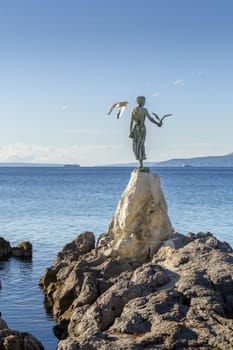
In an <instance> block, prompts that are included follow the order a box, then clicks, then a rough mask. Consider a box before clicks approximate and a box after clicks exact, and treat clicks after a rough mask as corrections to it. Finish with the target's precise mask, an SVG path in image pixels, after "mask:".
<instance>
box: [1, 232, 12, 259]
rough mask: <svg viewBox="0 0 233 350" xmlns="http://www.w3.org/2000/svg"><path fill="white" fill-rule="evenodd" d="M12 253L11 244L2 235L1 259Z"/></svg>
mask: <svg viewBox="0 0 233 350" xmlns="http://www.w3.org/2000/svg"><path fill="white" fill-rule="evenodd" d="M10 255H11V245H10V243H9V242H8V241H7V240H5V239H4V238H2V237H0V260H2V259H5V258H8V257H9V256H10Z"/></svg>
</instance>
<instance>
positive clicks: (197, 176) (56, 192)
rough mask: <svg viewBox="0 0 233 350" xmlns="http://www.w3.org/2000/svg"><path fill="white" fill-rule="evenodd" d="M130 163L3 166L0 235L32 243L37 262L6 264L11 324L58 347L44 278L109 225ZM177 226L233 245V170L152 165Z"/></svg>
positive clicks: (1, 300) (2, 271)
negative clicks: (68, 251) (82, 239)
mask: <svg viewBox="0 0 233 350" xmlns="http://www.w3.org/2000/svg"><path fill="white" fill-rule="evenodd" d="M132 170H133V169H132V168H127V167H80V168H75V167H74V168H72V167H0V236H1V237H3V238H5V239H6V240H8V241H9V242H10V243H11V246H15V245H17V244H18V243H20V242H22V241H30V242H31V243H32V245H33V259H32V261H22V260H17V259H14V258H10V259H9V260H7V261H1V262H0V281H1V289H0V311H1V312H2V318H3V319H4V320H5V321H6V322H7V323H8V326H9V327H10V328H12V329H15V330H18V331H22V332H25V331H27V332H30V333H32V334H33V335H34V336H36V337H37V338H38V339H39V340H40V341H41V342H42V344H43V345H44V347H45V349H46V350H55V349H56V347H57V339H56V338H55V336H54V335H53V332H52V328H53V326H54V321H53V319H52V317H51V316H50V315H49V314H47V313H46V310H45V308H44V301H43V300H44V299H43V292H42V291H41V289H40V287H39V285H38V282H39V279H40V277H41V276H42V275H43V274H44V272H45V269H46V267H49V266H51V264H52V262H53V259H54V257H55V256H56V254H57V253H58V252H59V251H60V250H61V249H62V247H63V246H64V245H65V244H66V243H68V242H70V241H71V240H73V239H74V238H75V237H76V236H77V235H78V234H80V233H82V232H84V231H92V232H94V233H95V235H96V238H98V236H99V235H100V234H101V233H104V232H106V231H107V229H108V225H109V222H110V221H111V219H112V216H113V215H114V212H115V209H116V206H117V203H118V201H119V198H120V196H121V194H122V192H123V191H124V189H125V187H126V185H127V183H128V182H129V179H130V175H131V172H132ZM151 172H152V173H155V174H158V175H159V176H160V180H161V186H162V189H163V192H164V195H165V199H166V202H167V205H168V215H169V217H170V220H171V222H172V225H173V227H174V229H175V230H176V231H177V232H179V233H183V234H186V233H188V232H193V233H198V232H211V233H213V234H214V235H215V236H216V237H217V238H218V239H219V240H221V241H227V242H228V243H230V244H231V245H232V246H233V215H232V208H233V168H191V167H190V168H189V167H184V168H161V167H160V168H151Z"/></svg>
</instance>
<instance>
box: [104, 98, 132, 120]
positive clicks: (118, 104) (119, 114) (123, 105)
mask: <svg viewBox="0 0 233 350" xmlns="http://www.w3.org/2000/svg"><path fill="white" fill-rule="evenodd" d="M128 104H129V102H127V101H122V102H115V103H113V104H112V105H111V107H110V109H109V111H108V114H110V113H111V112H112V111H113V109H114V108H118V109H119V110H118V112H117V119H119V118H121V117H122V114H123V113H124V111H125V109H126V107H127V106H128Z"/></svg>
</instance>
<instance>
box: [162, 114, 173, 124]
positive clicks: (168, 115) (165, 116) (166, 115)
mask: <svg viewBox="0 0 233 350" xmlns="http://www.w3.org/2000/svg"><path fill="white" fill-rule="evenodd" d="M171 115H172V114H171V113H170V114H165V115H164V116H163V117H162V118H161V122H162V121H163V120H164V119H165V118H167V117H170V116H171Z"/></svg>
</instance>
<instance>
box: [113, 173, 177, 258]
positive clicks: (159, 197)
mask: <svg viewBox="0 0 233 350" xmlns="http://www.w3.org/2000/svg"><path fill="white" fill-rule="evenodd" d="M108 234H109V236H110V237H111V238H112V239H113V250H114V251H115V252H116V253H117V254H118V255H119V256H121V257H122V258H136V259H145V258H148V257H150V256H153V254H154V253H155V252H156V251H157V250H158V249H159V247H160V246H161V245H162V243H163V242H164V241H165V240H167V239H168V238H171V237H172V236H173V228H172V225H171V223H170V220H169V217H168V214H167V204H166V201H165V198H164V195H163V191H162V189H161V186H160V179H159V176H158V175H155V174H152V173H145V172H137V171H135V172H132V174H131V178H130V181H129V183H128V185H127V187H126V189H125V191H124V192H123V194H122V196H121V198H120V201H119V203H118V206H117V209H116V212H115V215H114V217H113V219H112V221H111V223H110V226H109V230H108Z"/></svg>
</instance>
